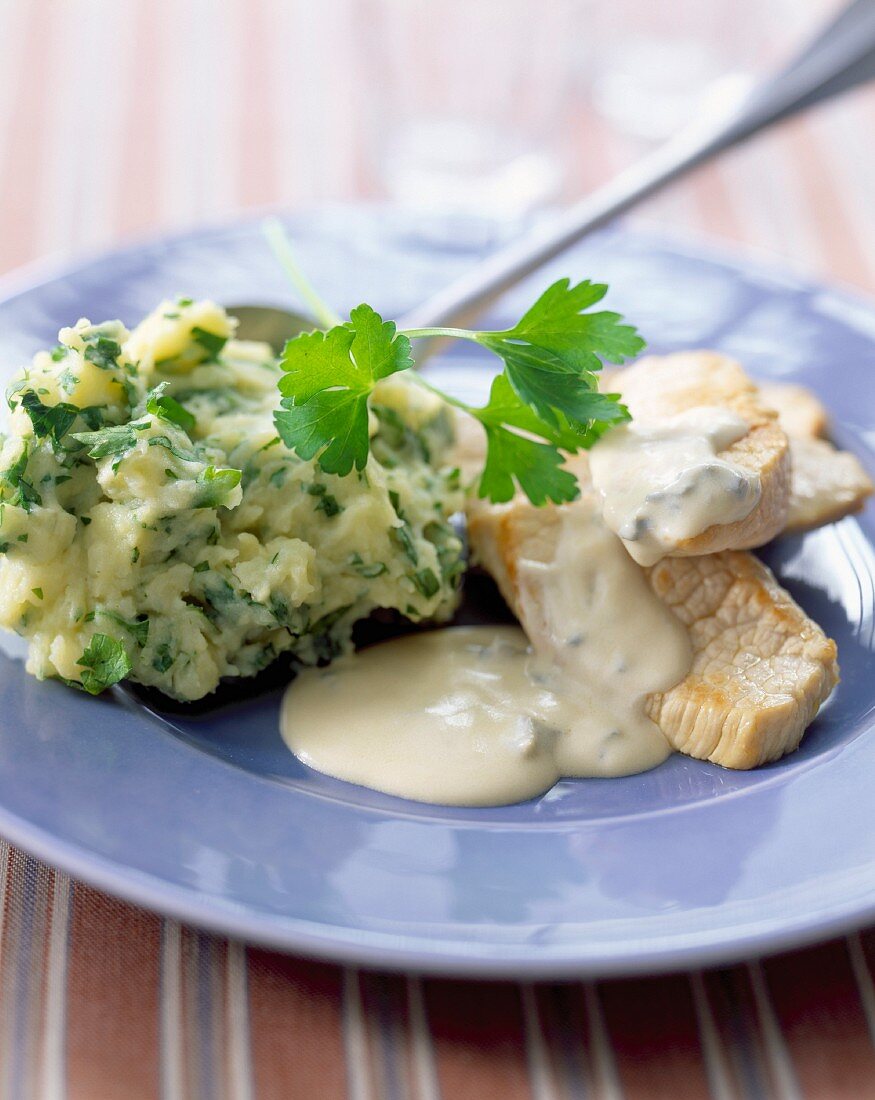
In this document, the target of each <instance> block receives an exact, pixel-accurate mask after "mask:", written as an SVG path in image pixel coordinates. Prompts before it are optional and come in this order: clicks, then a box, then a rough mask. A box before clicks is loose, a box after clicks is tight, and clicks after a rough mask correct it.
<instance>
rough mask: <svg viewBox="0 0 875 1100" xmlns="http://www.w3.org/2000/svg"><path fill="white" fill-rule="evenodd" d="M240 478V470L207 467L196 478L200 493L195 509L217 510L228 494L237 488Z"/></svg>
mask: <svg viewBox="0 0 875 1100" xmlns="http://www.w3.org/2000/svg"><path fill="white" fill-rule="evenodd" d="M242 477H243V474H242V472H241V471H240V470H233V469H217V468H216V467H215V466H207V467H206V469H204V470H201V472H200V473H199V474H198V476H197V484H198V485H199V486H200V491H199V492H198V496H197V501H196V503H195V508H218V507H219V505H220V504H224V502H225V499H226V498H227V496H228V494H229V493H230V492H232V491H233V490H234V489H236V488H237V486H238V485H239V484H240V479H241V478H242Z"/></svg>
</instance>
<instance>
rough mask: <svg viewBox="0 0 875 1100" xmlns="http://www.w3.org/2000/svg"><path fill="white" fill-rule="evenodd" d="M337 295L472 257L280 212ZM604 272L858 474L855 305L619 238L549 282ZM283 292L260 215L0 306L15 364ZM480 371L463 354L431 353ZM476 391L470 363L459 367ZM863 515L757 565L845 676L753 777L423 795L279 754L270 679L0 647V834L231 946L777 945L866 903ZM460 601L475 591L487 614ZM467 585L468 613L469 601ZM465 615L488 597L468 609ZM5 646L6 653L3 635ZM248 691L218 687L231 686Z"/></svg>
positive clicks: (632, 306)
mask: <svg viewBox="0 0 875 1100" xmlns="http://www.w3.org/2000/svg"><path fill="white" fill-rule="evenodd" d="M291 230H292V233H293V235H294V236H295V237H296V239H297V243H298V247H299V251H300V254H301V257H302V260H303V263H304V266H305V268H306V269H308V270H309V271H310V272H311V273H312V274H313V276H314V278H315V281H316V283H317V284H318V285H320V286H321V287H322V288H323V290H327V292H328V294H329V295H330V296H332V297H333V299H334V302H335V304H336V305H337V306H338V307H349V306H351V305H353V304H355V303H356V302H357V301H359V300H360V299H362V298H366V299H367V300H368V301H370V302H372V303H373V304H374V305H375V306H377V307H382V308H383V309H384V311H386V312H387V313H388V314H389V315H390V316H397V315H398V313H399V312H400V311H402V310H403V309H404V308H406V307H408V306H410V305H413V304H414V303H415V302H416V301H418V300H419V299H421V298H423V297H424V296H425V295H426V294H427V293H428V292H429V291H430V290H432V289H434V288H436V287H437V286H438V285H439V284H441V283H442V282H443V281H445V280H446V279H448V278H449V277H450V276H451V275H453V274H454V273H455V272H457V271H458V270H460V269H462V268H463V267H464V266H465V265H467V264H470V263H471V262H472V261H473V259H474V258H475V257H474V255H473V254H472V253H471V252H464V251H462V250H460V249H458V248H455V249H454V248H453V247H450V246H449V245H444V246H443V247H439V246H436V245H435V243H434V241H432V242H431V243H430V244H426V243H424V242H423V241H422V240H418V239H417V238H416V237H415V235H414V234H413V232H412V231H411V227H409V226H407V225H405V224H404V223H403V222H399V221H397V220H395V219H391V220H390V219H388V218H387V217H386V216H385V215H384V214H379V213H374V212H363V211H356V210H345V211H344V210H341V211H333V212H324V213H323V214H320V215H317V216H311V217H309V218H307V219H306V220H301V221H298V222H293V223H291ZM564 273H568V274H570V275H572V276H575V277H582V276H593V277H597V278H599V279H606V280H608V281H609V282H610V283H611V286H612V292H611V302H612V304H613V305H615V306H616V307H618V308H620V309H621V310H622V311H624V312H625V313H627V314H628V315H629V316H630V317H631V318H632V319H634V321H635V322H636V323H637V324H638V325H639V326H640V328H641V329H642V330H643V332H644V333H645V335H646V336H647V337H648V339H649V341H650V345H651V348H653V349H654V350H669V349H676V348H684V347H698V346H703V345H707V346H712V347H717V348H721V349H723V350H725V351H727V352H730V353H732V354H736V355H737V356H738V357H739V358H740V359H742V360H743V362H744V363H745V364H746V365H747V366H748V367H749V368H750V369H751V371H753V372H755V373H756V374H758V375H761V376H768V377H773V378H784V379H786V378H792V379H794V380H798V381H800V382H804V383H805V384H806V385H809V386H811V387H813V388H814V389H815V390H816V391H818V392H819V393H820V394H821V395H822V396H823V398H824V400H825V401H826V403H827V404H828V406H829V408H830V410H831V412H832V414H833V416H834V420H835V437H836V439H837V441H838V442H839V443H840V444H841V445H843V446H845V447H848V448H850V449H852V450H854V451H856V453H857V454H858V455H860V456H861V457H862V458H863V460H864V462H865V463H866V464H867V465H868V466H869V467H870V468H875V311H873V310H872V309H871V308H870V307H868V306H866V305H864V304H862V303H860V302H859V301H857V300H855V299H853V298H851V297H849V296H847V295H845V294H843V293H839V292H836V291H833V290H830V289H825V288H822V287H817V286H811V285H806V284H803V283H800V282H798V281H796V280H795V279H791V278H788V277H784V276H782V275H779V274H775V273H773V272H771V271H769V270H767V269H764V268H761V267H756V266H750V265H749V264H747V263H737V262H731V261H726V260H725V259H722V258H719V257H715V256H713V255H711V254H709V253H707V252H705V251H703V250H702V249H700V248H699V247H688V246H685V245H682V246H678V245H677V244H671V243H666V242H665V241H663V240H659V239H651V238H649V237H643V236H639V235H637V234H631V233H626V232H622V231H615V232H610V233H605V234H603V235H601V236H599V237H597V238H594V239H592V240H591V241H589V242H588V243H587V244H586V245H585V246H584V247H582V248H580V249H579V250H577V251H576V252H573V253H572V254H570V255H568V256H567V257H565V258H564V259H563V260H562V261H561V263H559V264H558V265H556V267H555V269H554V270H552V271H550V272H542V273H541V274H540V275H539V276H538V277H537V279H536V280H534V282H533V285H530V286H529V287H526V288H523V289H521V291H520V292H519V294H518V295H516V296H515V300H514V301H508V302H506V303H504V306H503V308H502V310H501V313H502V315H510V314H511V313H513V312H514V311H515V310H517V309H518V307H519V306H520V305H521V304H525V303H526V302H528V301H529V300H531V297H532V296H533V294H534V293H535V291H536V290H538V289H540V288H541V287H542V286H543V285H546V283H547V280H548V279H549V278H551V277H555V276H556V275H557V274H564ZM183 292H184V293H186V294H191V295H195V296H197V295H209V296H212V297H215V298H217V299H218V300H220V301H224V302H227V303H230V302H234V303H238V304H239V303H245V302H273V303H277V304H283V303H285V302H287V301H288V298H289V296H288V293H287V290H286V287H285V285H284V283H283V280H282V277H281V275H280V274H279V273H278V271H277V268H276V266H275V264H274V261H273V260H272V258H271V256H270V255H269V253H268V251H267V249H266V247H265V246H264V244H263V242H262V238H261V236H260V234H259V232H258V229H257V226H253V225H251V224H249V225H234V226H231V227H229V228H223V229H216V230H208V231H205V232H202V233H198V234H194V235H191V236H185V237H179V238H173V239H167V240H161V241H158V242H155V243H152V244H149V245H147V246H142V247H137V248H132V249H129V250H126V251H122V252H118V253H115V254H113V255H111V256H108V257H105V258H103V259H99V260H96V261H94V262H91V263H87V264H84V265H83V266H81V267H79V268H77V269H76V270H72V271H68V272H66V273H65V274H63V275H61V276H59V277H56V278H52V279H49V280H47V281H45V282H42V283H40V284H39V285H36V286H31V287H30V288H29V289H26V290H24V291H20V292H18V293H12V294H10V296H9V297H7V299H6V300H5V301H3V302H2V303H0V362H2V365H3V368H4V369H5V370H6V371H7V372H8V371H11V370H12V369H13V368H14V367H15V366H16V365H17V364H18V363H20V362H22V361H23V359H24V357H25V356H27V355H29V354H30V353H31V352H32V351H33V350H34V349H35V348H37V347H39V346H44V345H46V344H50V343H52V342H53V341H54V338H55V334H56V332H57V329H58V328H59V327H60V326H61V325H64V324H68V323H71V322H72V321H74V320H75V319H76V318H77V317H79V316H80V315H88V316H90V317H91V318H93V319H95V320H101V319H104V318H106V317H121V318H122V319H123V320H125V321H127V322H129V323H131V322H134V321H136V320H137V319H138V318H139V317H140V316H141V315H142V314H143V313H144V312H146V311H147V310H149V309H150V308H151V307H152V306H153V305H154V304H155V303H156V302H157V301H158V300H159V299H160V298H161V297H164V296H166V295H168V294H173V293H183ZM440 369H441V370H442V371H443V372H445V374H446V377H447V378H448V380H449V383H450V384H453V385H458V386H461V387H465V386H469V385H476V384H477V383H478V376H477V373H476V371H477V369H478V368H476V367H472V366H471V365H470V363H469V362H468V361H466V360H464V359H459V360H453V359H452V358H450V359H449V360H447V361H445V363H444V365H443V366H442V367H441V368H440ZM481 381H482V378H481ZM873 537H875V515H873V513H872V510H871V509H870V511H869V512H868V513H867V514H866V515H864V516H863V517H862V518H860V519H848V520H844V521H843V522H841V523H839V524H836V525H835V526H832V527H827V528H825V529H823V530H821V531H818V532H816V533H814V534H811V535H807V536H805V537H804V538H787V539H781V540H780V541H779V542H778V543H776V544H775V545H774V546H773V547H770V548H769V549H768V550H767V551H766V553H765V555H764V556H765V558H766V560H767V561H768V562H769V564H770V565H771V566H772V568H773V569H775V570H776V572H777V573H778V576H779V577H780V578H781V581H782V582H783V583H784V584H785V585H786V587H787V588H789V589H790V591H791V592H792V593H793V595H794V596H795V597H796V599H797V600H798V601H799V602H800V603H801V604H802V606H803V607H804V608H805V609H806V610H807V611H808V612H809V613H810V614H811V615H812V616H813V617H814V618H815V619H816V620H817V621H818V622H819V623H821V624H822V625H823V627H824V628H825V629H826V630H827V631H828V632H829V633H830V634H832V635H833V636H834V637H835V638H836V639H837V641H838V645H839V655H840V659H841V665H842V683H841V686H840V687H839V689H838V691H837V692H836V694H835V696H834V698H833V699H832V700H831V702H830V703H829V705H828V706H827V707H826V708H825V709H824V711H823V713H822V715H821V716H820V718H818V720H817V722H816V723H815V724H814V726H813V727H812V728H811V730H810V731H809V733H808V735H807V736H806V738H805V741H804V743H803V746H802V748H801V749H800V750H799V751H798V752H796V753H794V754H793V755H792V756H790V757H789V758H788V759H786V760H783V761H781V762H780V763H778V764H774V765H771V766H769V767H766V768H761V769H760V770H758V771H755V772H750V773H740V772H730V771H724V770H722V769H720V768H718V767H714V766H712V765H709V764H703V763H700V762H697V761H693V760H689V759H687V758H685V757H682V756H674V757H672V758H671V759H669V760H668V761H667V762H666V763H665V764H663V765H662V766H661V767H659V768H657V769H656V770H655V771H652V772H649V773H648V774H646V775H640V776H634V777H631V778H628V779H612V780H574V781H566V782H562V783H560V784H559V785H558V786H556V787H555V788H554V789H553V790H552V791H550V792H549V794H547V795H545V796H544V797H543V798H539V799H537V800H535V801H532V802H527V803H525V804H523V805H519V806H510V807H503V808H499V809H485V810H470V809H445V808H441V807H438V806H426V805H419V804H416V803H412V802H406V801H404V800H401V799H397V798H391V797H388V796H383V795H380V794H376V793H374V792H372V791H368V790H364V789H362V788H359V787H355V786H351V785H349V784H345V783H341V782H338V781H334V780H331V779H328V778H326V777H325V776H322V775H319V774H316V773H314V772H312V771H310V770H308V769H307V768H306V767H304V766H302V765H301V764H299V763H298V762H297V761H296V760H295V759H294V758H293V757H292V756H291V755H290V754H289V753H288V752H287V751H286V749H285V748H284V747H283V744H282V742H281V740H280V737H279V734H278V732H277V711H278V703H279V693H278V690H269V689H265V690H263V691H262V692H261V693H260V694H257V695H255V696H253V695H252V693H251V691H250V690H249V689H248V688H247V689H246V692H245V695H246V697H245V698H240V699H238V700H237V701H236V702H235V701H233V700H232V701H230V702H227V703H226V705H224V706H223V707H220V708H218V709H216V708H212V709H207V710H203V709H201V710H200V711H199V712H198V713H192V712H190V713H187V714H186V713H175V714H168V713H161V712H156V713H149V712H147V711H146V710H145V709H144V708H143V707H141V706H139V705H137V704H136V703H134V702H131V701H130V700H126V699H125V698H123V697H118V698H116V699H115V700H113V699H97V700H93V699H90V698H88V697H85V696H82V695H79V694H78V693H76V692H73V691H70V690H68V689H67V688H65V687H63V686H62V685H60V684H57V683H47V684H38V683H37V682H36V681H35V680H32V679H31V678H29V677H28V676H26V675H25V673H24V671H23V669H22V667H21V664H20V661H19V660H17V659H16V658H15V656H14V655H10V656H3V655H0V833H2V834H3V835H5V836H6V837H7V838H8V839H9V840H11V841H13V842H14V843H16V844H18V845H20V846H21V847H23V848H25V849H27V850H29V851H30V852H32V853H34V854H35V855H37V856H39V857H40V858H42V859H44V860H47V861H48V862H50V863H53V864H56V865H58V866H60V867H63V868H64V869H66V870H67V871H69V872H70V873H71V874H73V875H75V876H77V877H80V878H82V879H85V880H87V881H89V882H92V883H94V884H96V885H97V886H99V887H102V888H104V889H106V890H108V891H110V892H112V893H114V894H118V895H120V896H122V897H125V898H128V899H130V900H131V901H134V902H138V903H140V904H142V905H145V906H148V907H151V908H154V909H158V910H161V911H162V912H164V913H168V914H172V915H174V916H176V917H179V918H181V919H183V920H186V921H190V922H193V923H195V924H199V925H203V926H207V927H209V928H212V929H215V930H217V931H221V932H224V933H227V934H229V935H233V936H240V937H244V938H246V939H250V940H256V941H261V942H264V943H267V944H272V945H274V946H277V947H280V948H284V949H288V950H289V951H295V952H304V953H308V954H309V953H311V954H316V955H323V956H327V957H331V958H334V959H339V960H349V961H353V962H356V963H362V964H366V965H373V966H381V967H387V966H388V967H406V968H410V969H418V970H423V971H454V972H460V973H461V972H464V973H469V974H483V975H486V974H491V975H508V976H510V975H515V976H516V975H542V976H546V975H571V974H584V973H587V974H600V975H603V974H616V973H621V972H632V971H643V970H659V969H669V968H673V967H680V966H688V965H700V964H703V963H708V962H716V961H718V960H728V959H730V958H732V957H737V956H742V955H750V954H755V953H759V952H765V951H771V950H775V949H779V948H783V947H787V946H790V945H793V944H797V943H801V942H803V941H806V940H811V939H815V938H817V937H824V936H827V935H829V934H831V933H834V932H837V931H840V930H844V929H848V928H851V927H853V926H855V925H860V924H862V923H864V922H866V921H869V920H872V919H873V918H875V866H873V856H875V798H873V796H872V787H873V780H875V729H873V726H875V664H873V650H875V556H873V546H872V542H873ZM478 601H481V602H482V601H486V602H485V603H483V605H482V606H480V605H479V604H478ZM488 605H489V596H488V593H487V594H484V593H482V592H478V591H476V590H475V591H473V592H472V594H471V597H470V600H469V608H468V612H469V613H470V614H475V615H476V614H483V613H486V614H488V613H489V606H488ZM484 609H485V610H484ZM10 653H11V654H12V651H10ZM241 694H242V692H241Z"/></svg>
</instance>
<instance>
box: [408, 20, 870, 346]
mask: <svg viewBox="0 0 875 1100" xmlns="http://www.w3.org/2000/svg"><path fill="white" fill-rule="evenodd" d="M873 77H875V0H852V2H851V3H850V4H848V6H847V7H845V8H844V9H842V11H841V12H840V13H839V14H838V15H837V16H836V17H835V18H834V19H833V20H832V22H830V23H829V24H828V25H827V26H825V27H824V28H823V29H822V30H821V32H820V33H819V34H818V35H817V37H816V38H815V39H814V40H813V41H812V42H810V43H809V45H808V46H807V47H806V48H805V49H804V50H803V51H802V52H801V53H800V54H798V55H797V56H796V57H795V58H794V59H793V60H792V61H791V62H790V64H788V65H787V66H785V68H783V69H782V70H780V71H779V72H778V73H777V74H775V75H774V76H772V77H770V78H768V79H766V80H765V81H764V82H762V83H761V84H759V85H757V86H756V87H755V88H754V89H753V90H752V91H748V92H746V93H744V94H743V95H738V94H737V93H736V94H735V95H733V96H731V97H730V102H728V103H727V104H725V105H724V107H723V109H722V110H721V111H720V112H719V113H717V114H714V113H713V112H709V113H706V115H705V116H704V117H702V118H699V119H694V120H693V122H692V123H691V124H690V125H689V126H687V127H685V128H684V129H683V130H681V131H680V132H679V133H678V134H677V135H676V136H675V137H674V138H671V139H670V140H669V141H667V142H666V143H665V144H664V145H661V146H660V147H658V148H657V149H655V150H654V151H653V152H652V153H650V154H649V155H648V156H646V157H644V158H643V159H642V160H640V161H638V162H637V163H636V164H633V165H631V166H630V167H629V168H627V169H626V170H625V171H623V172H621V173H620V174H619V175H618V176H616V177H615V178H614V179H613V180H612V181H611V182H609V183H608V184H606V185H605V186H603V187H600V188H598V189H597V190H596V191H594V192H593V193H592V194H590V195H588V196H587V197H586V198H584V199H581V200H580V201H579V202H577V203H575V204H573V205H572V206H570V207H569V208H568V209H567V210H565V211H563V212H562V213H560V214H558V215H556V216H555V217H553V218H551V219H550V220H549V221H548V222H546V223H542V224H539V225H537V226H536V227H535V228H534V229H532V230H530V231H529V232H528V233H526V234H525V235H524V236H522V237H521V238H520V239H519V240H517V241H514V242H512V243H511V244H509V245H507V246H505V247H504V248H501V249H499V250H498V251H497V252H494V253H493V254H492V255H490V256H488V257H487V258H486V259H485V260H483V261H482V262H480V263H479V264H477V265H476V266H474V267H473V268H472V269H471V270H470V271H467V272H466V273H465V274H464V275H462V276H461V277H460V278H459V279H456V280H455V281H453V282H452V283H450V284H449V285H448V286H446V287H444V288H443V289H442V290H440V291H438V292H437V293H436V294H435V295H433V296H432V297H431V298H429V299H427V300H426V301H425V302H423V303H422V304H421V305H419V306H418V307H416V308H414V309H413V310H412V311H411V312H410V313H409V314H408V315H407V316H406V317H405V318H404V319H403V320H402V321H401V322H399V328H406V329H415V328H431V327H435V326H438V325H464V324H469V323H470V322H471V321H472V320H474V318H476V317H477V316H478V315H479V314H480V313H482V312H483V310H484V309H486V308H487V307H488V306H489V305H490V304H491V303H492V302H493V301H494V300H495V299H496V298H497V297H498V296H499V295H500V294H502V293H503V292H504V291H505V290H507V289H509V288H510V287H512V286H514V285H515V284H516V283H518V282H519V281H520V280H521V279H524V278H525V277H526V276H527V275H530V274H531V273H532V272H533V271H535V270H537V269H538V268H539V267H541V266H542V265H543V264H545V263H547V262H548V261H550V260H552V259H553V258H554V257H555V256H558V255H559V253H561V252H564V251H565V249H567V248H568V247H570V246H571V245H573V244H575V243H576V242H577V241H579V240H580V239H581V237H583V236H585V235H586V234H587V233H590V232H592V231H593V230H594V229H598V228H599V227H600V226H602V225H604V224H605V223H607V222H609V221H611V220H612V219H613V218H615V217H617V216H618V215H619V214H622V213H624V212H625V211H626V210H628V209H629V208H630V207H632V206H634V205H635V204H636V203H638V202H640V201H641V200H642V199H645V198H647V197H648V196H649V195H652V194H653V193H654V192H655V191H658V190H659V189H660V188H662V187H665V185H666V184H668V183H671V182H672V180H675V179H677V178H678V177H679V176H682V175H684V174H685V173H686V172H688V171H690V170H691V169H692V168H695V167H696V166H697V165H700V164H702V163H704V162H705V161H707V160H710V159H711V158H712V157H714V156H716V155H717V154H718V153H720V152H722V151H723V150H724V149H728V148H730V147H731V146H733V145H737V144H739V143H740V142H742V141H745V140H746V139H747V138H749V137H751V136H752V135H753V134H756V133H759V132H760V131H761V130H764V129H766V128H767V127H768V126H771V125H773V124H774V123H776V122H779V121H781V120H783V119H785V118H788V117H790V116H791V115H793V114H795V113H796V112H797V111H800V110H803V109H805V108H807V107H810V106H812V105H813V104H815V103H820V102H822V101H824V100H826V99H829V98H831V97H832V96H834V95H838V94H839V93H841V92H845V91H848V90H849V89H850V88H853V87H855V86H856V85H858V84H862V83H864V82H865V81H867V80H870V79H872V78H873Z"/></svg>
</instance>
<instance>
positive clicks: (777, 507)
mask: <svg viewBox="0 0 875 1100" xmlns="http://www.w3.org/2000/svg"><path fill="white" fill-rule="evenodd" d="M606 383H607V385H608V386H609V387H610V390H611V391H612V392H614V391H616V392H619V393H620V394H621V395H622V397H623V401H624V402H625V403H626V404H627V405H628V407H629V411H630V412H631V413H632V417H633V419H635V418H638V419H641V420H647V421H649V422H658V421H659V420H660V419H662V418H664V417H669V416H675V415H677V414H678V413H682V412H686V411H687V410H688V409H695V408H700V407H713V406H719V407H721V408H725V409H729V410H730V411H731V412H734V413H735V414H736V415H737V416H740V417H741V418H742V419H743V420H746V421H747V423H748V424H749V425H750V430H749V431H748V432H747V434H746V435H744V436H742V438H741V439H739V440H738V441H737V442H735V443H733V444H731V445H730V446H729V447H727V448H726V450H724V451H721V452H720V457H721V458H724V459H726V460H727V461H729V462H734V463H735V464H736V465H738V466H740V467H741V468H742V469H744V470H746V471H748V472H751V473H755V474H757V475H758V477H759V479H760V486H761V493H760V499H759V502H758V503H757V505H756V506H755V507H754V509H753V510H752V511H751V512H750V513H749V515H747V516H745V518H744V519H741V520H738V521H737V522H734V523H724V524H715V525H714V526H712V527H709V528H708V529H707V530H706V531H703V532H702V533H701V534H700V535H697V536H696V537H695V538H691V539H686V540H683V541H682V542H679V543H678V544H677V546H676V547H675V549H674V550H672V551H670V553H671V555H672V556H674V555H699V554H712V553H716V552H717V551H720V550H741V549H746V548H749V547H754V546H762V545H763V544H764V543H766V542H768V541H769V540H770V539H773V538H774V537H775V536H776V535H777V534H779V533H780V531H782V530H783V528H784V525H785V523H786V519H787V511H788V507H789V502H790V453H789V444H788V441H787V436H786V434H785V432H784V430H783V429H782V428H781V427H780V425H779V424H778V420H777V416H776V414H775V412H774V411H773V410H772V409H770V408H769V407H768V406H766V405H765V404H764V403H763V402H762V401H761V400H760V397H759V392H758V390H757V387H756V385H755V384H754V383H753V382H752V381H751V380H750V378H748V376H747V375H746V374H745V373H744V371H743V370H742V368H741V367H740V366H739V364H738V363H736V362H735V360H734V359H730V358H729V356H726V355H721V354H719V353H718V352H715V351H685V352H678V353H676V354H674V355H663V356H646V357H645V358H644V359H639V360H638V362H636V363H634V364H633V365H632V366H631V367H627V368H625V369H624V370H622V371H618V372H616V373H614V372H611V374H610V376H608V378H607V379H606Z"/></svg>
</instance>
